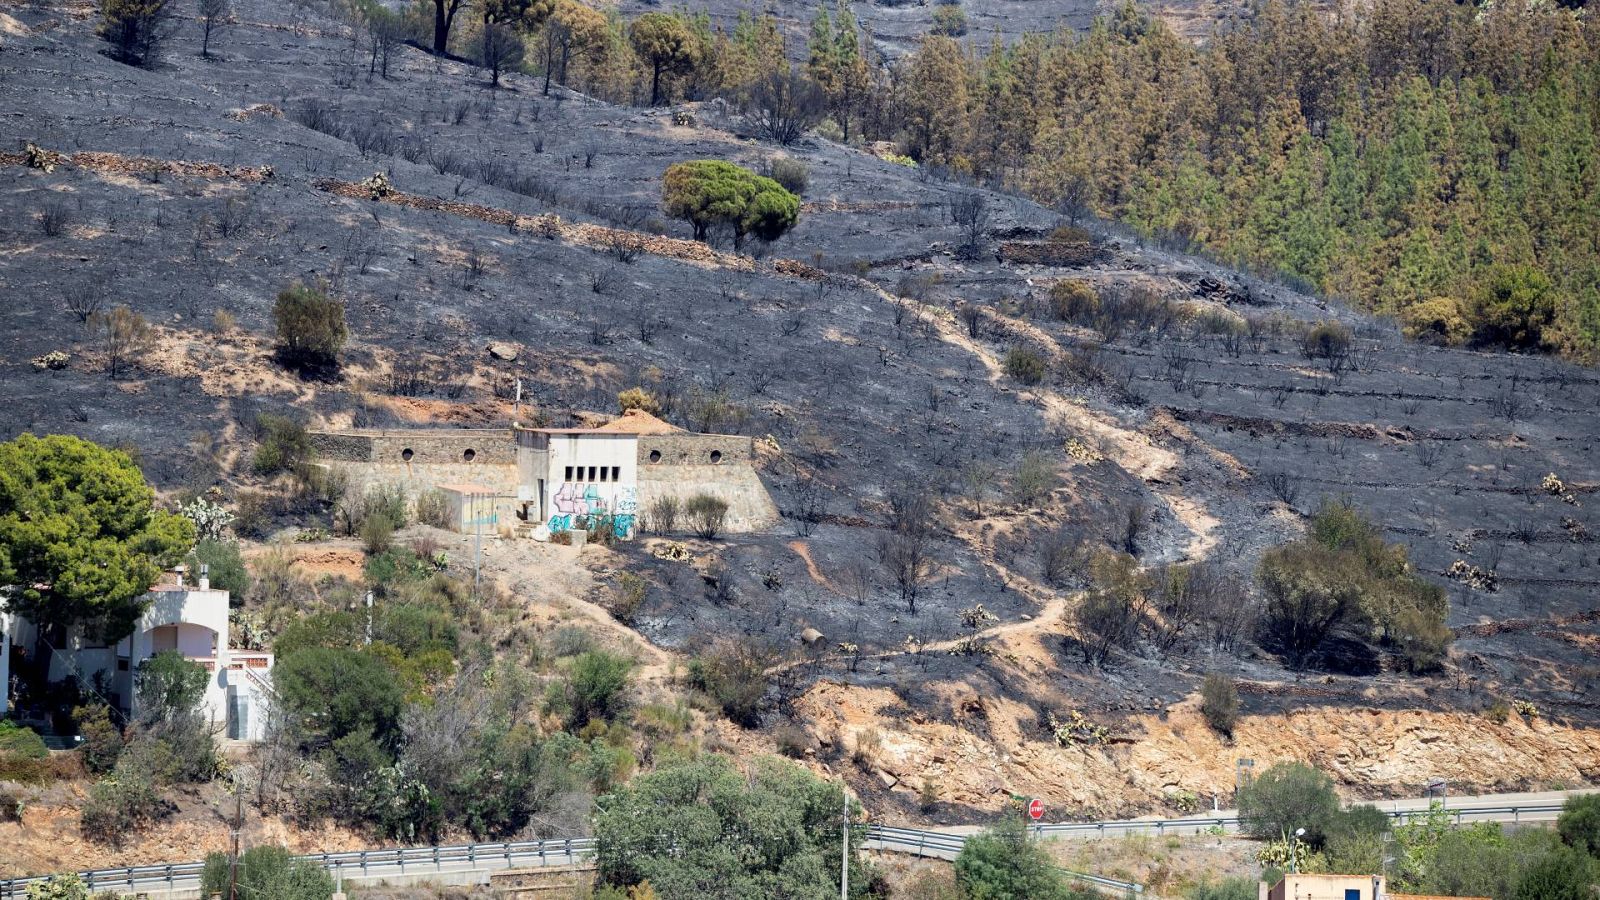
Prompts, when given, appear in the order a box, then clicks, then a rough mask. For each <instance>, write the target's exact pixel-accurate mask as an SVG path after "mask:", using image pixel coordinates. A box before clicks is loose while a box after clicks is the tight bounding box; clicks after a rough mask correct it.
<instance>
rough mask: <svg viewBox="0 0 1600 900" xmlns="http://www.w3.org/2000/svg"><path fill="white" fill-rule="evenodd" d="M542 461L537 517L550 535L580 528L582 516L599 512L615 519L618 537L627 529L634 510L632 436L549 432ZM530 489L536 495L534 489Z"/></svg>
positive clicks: (635, 442) (635, 448)
mask: <svg viewBox="0 0 1600 900" xmlns="http://www.w3.org/2000/svg"><path fill="white" fill-rule="evenodd" d="M546 461H547V462H546V469H545V474H544V479H545V508H544V510H543V515H544V519H545V524H547V525H548V526H549V527H550V530H551V531H556V532H559V531H566V530H568V529H570V528H578V527H581V525H582V524H583V522H584V519H585V518H586V517H588V516H592V515H598V514H600V513H610V514H611V515H612V516H614V517H615V521H616V527H617V530H618V532H619V533H621V532H632V531H633V529H634V527H635V523H636V521H637V516H638V512H639V493H638V478H639V439H638V437H637V436H635V435H631V434H605V433H599V434H596V433H593V432H579V433H574V434H559V433H553V434H551V435H550V450H549V453H548V454H547V456H546ZM602 468H603V469H604V472H602V471H601V470H602ZM569 475H570V476H571V477H570V480H569V479H568V476H569ZM534 491H535V493H534V496H537V487H536V486H535V488H534Z"/></svg>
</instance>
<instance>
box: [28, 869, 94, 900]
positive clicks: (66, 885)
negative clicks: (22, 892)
mask: <svg viewBox="0 0 1600 900" xmlns="http://www.w3.org/2000/svg"><path fill="white" fill-rule="evenodd" d="M28 900H89V886H88V885H86V884H84V883H83V879H82V878H79V877H78V876H77V875H72V874H66V875H51V876H50V877H49V878H46V879H45V880H44V881H38V882H34V883H33V884H30V885H28Z"/></svg>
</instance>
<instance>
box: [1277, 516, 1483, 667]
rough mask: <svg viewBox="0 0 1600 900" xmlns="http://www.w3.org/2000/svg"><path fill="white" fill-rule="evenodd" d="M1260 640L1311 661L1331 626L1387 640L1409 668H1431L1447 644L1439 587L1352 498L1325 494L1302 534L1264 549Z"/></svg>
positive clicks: (1297, 662)
mask: <svg viewBox="0 0 1600 900" xmlns="http://www.w3.org/2000/svg"><path fill="white" fill-rule="evenodd" d="M1257 578H1258V580H1259V582H1260V584H1261V587H1262V590H1263V592H1264V593H1265V595H1266V609H1265V613H1266V615H1265V616H1264V617H1263V619H1262V626H1263V630H1262V638H1263V640H1264V641H1265V642H1266V643H1268V644H1269V645H1271V646H1272V647H1274V648H1275V649H1278V650H1279V651H1281V652H1282V653H1283V654H1284V655H1285V656H1286V657H1287V658H1288V660H1289V662H1290V664H1291V665H1294V666H1301V665H1303V664H1305V663H1306V662H1307V661H1308V660H1310V659H1311V658H1312V657H1313V656H1314V655H1315V654H1316V652H1317V650H1318V649H1319V648H1320V647H1321V646H1322V643H1323V641H1324V640H1326V639H1327V637H1328V636H1329V635H1330V634H1332V633H1333V632H1334V631H1336V630H1338V629H1341V628H1344V629H1350V630H1352V631H1354V632H1355V634H1356V635H1358V636H1360V637H1363V638H1367V639H1369V640H1373V641H1374V642H1376V643H1378V644H1381V645H1385V646H1388V647H1391V648H1393V649H1394V650H1395V652H1396V653H1397V654H1398V655H1399V657H1400V659H1401V660H1402V662H1404V663H1405V665H1406V666H1407V668H1409V669H1410V670H1411V671H1413V672H1425V671H1428V670H1430V669H1432V668H1437V666H1438V665H1439V663H1440V661H1441V660H1442V659H1443V658H1444V656H1445V654H1446V653H1447V652H1448V650H1449V645H1450V642H1451V640H1452V638H1453V635H1452V633H1451V632H1450V630H1449V629H1448V628H1446V627H1445V625H1444V623H1445V619H1446V616H1447V615H1448V613H1449V601H1448V599H1447V598H1446V595H1445V592H1444V589H1443V588H1441V587H1439V586H1438V585H1436V584H1433V583H1431V582H1429V581H1428V580H1426V579H1424V578H1423V577H1421V576H1420V575H1418V574H1416V572H1415V571H1414V570H1413V568H1412V566H1411V563H1410V560H1409V559H1408V556H1407V553H1406V549H1405V547H1403V546H1400V545H1396V544H1390V543H1388V542H1386V541H1385V540H1384V539H1383V531H1382V529H1381V528H1380V527H1379V526H1377V525H1376V524H1374V523H1372V522H1370V521H1368V520H1367V519H1366V518H1365V517H1363V516H1362V515H1361V513H1360V512H1359V511H1358V510H1357V509H1356V508H1355V507H1354V506H1352V505H1351V504H1350V503H1348V502H1346V501H1342V500H1331V501H1329V500H1325V501H1324V502H1323V503H1322V504H1321V505H1320V506H1319V507H1318V509H1317V511H1316V513H1315V514H1313V515H1312V517H1311V523H1310V528H1309V529H1308V533H1307V535H1306V537H1305V538H1303V539H1301V540H1298V541H1293V542H1290V543H1288V544H1284V545H1282V546H1279V547H1275V548H1273V549H1271V550H1269V551H1267V552H1266V553H1265V554H1263V555H1262V558H1261V562H1260V564H1259V566H1258V568H1257Z"/></svg>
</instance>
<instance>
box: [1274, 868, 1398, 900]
mask: <svg viewBox="0 0 1600 900" xmlns="http://www.w3.org/2000/svg"><path fill="white" fill-rule="evenodd" d="M1258 897H1259V898H1260V900H1387V897H1388V884H1387V882H1386V881H1385V879H1384V877H1383V876H1382V875H1302V874H1293V875H1285V876H1283V879H1282V880H1281V881H1279V882H1278V883H1277V884H1274V885H1270V886H1269V885H1268V884H1267V883H1266V882H1262V883H1261V885H1260V887H1259V889H1258Z"/></svg>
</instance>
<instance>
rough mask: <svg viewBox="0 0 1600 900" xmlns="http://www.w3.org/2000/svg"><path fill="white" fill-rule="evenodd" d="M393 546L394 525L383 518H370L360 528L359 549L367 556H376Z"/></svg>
mask: <svg viewBox="0 0 1600 900" xmlns="http://www.w3.org/2000/svg"><path fill="white" fill-rule="evenodd" d="M392 546H394V523H393V522H391V521H389V519H388V518H387V517H385V516H370V517H368V518H367V521H366V523H365V524H363V525H362V526H361V548H362V549H363V550H365V551H367V555H368V556H378V555H379V554H381V553H386V552H388V550H389V548H390V547H392Z"/></svg>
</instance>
